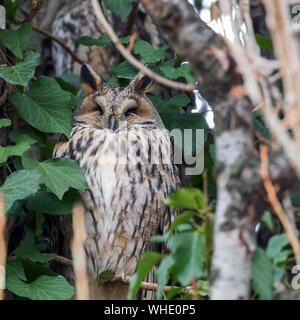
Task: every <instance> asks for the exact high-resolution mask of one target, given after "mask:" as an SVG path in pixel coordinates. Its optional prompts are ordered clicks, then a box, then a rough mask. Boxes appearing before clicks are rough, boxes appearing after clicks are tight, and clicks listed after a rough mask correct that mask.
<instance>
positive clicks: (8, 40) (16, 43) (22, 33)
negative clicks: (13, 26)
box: [0, 23, 31, 59]
mask: <svg viewBox="0 0 300 320" xmlns="http://www.w3.org/2000/svg"><path fill="white" fill-rule="evenodd" d="M30 35H31V24H30V23H25V24H23V25H22V26H21V27H20V28H19V29H18V30H17V31H14V30H9V29H4V30H0V42H1V43H2V44H4V45H5V46H6V47H7V48H8V49H9V50H10V51H11V52H12V53H14V54H15V56H16V57H17V58H19V59H23V50H24V48H25V45H26V44H27V42H28V40H29V38H30Z"/></svg>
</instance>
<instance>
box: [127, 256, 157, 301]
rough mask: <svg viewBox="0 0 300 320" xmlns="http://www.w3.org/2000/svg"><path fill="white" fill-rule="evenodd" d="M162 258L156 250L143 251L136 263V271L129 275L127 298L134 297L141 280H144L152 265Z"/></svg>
mask: <svg viewBox="0 0 300 320" xmlns="http://www.w3.org/2000/svg"><path fill="white" fill-rule="evenodd" d="M162 258H163V255H162V254H160V253H157V252H144V253H143V255H142V257H141V259H140V260H139V261H138V263H137V272H136V273H135V274H134V275H133V276H132V277H131V281H130V285H129V290H128V299H129V300H131V299H134V297H135V296H136V294H137V292H138V290H139V286H140V284H141V282H142V281H144V279H145V278H146V276H147V274H148V273H149V272H150V271H151V269H152V267H153V266H155V265H156V264H157V263H158V262H159V261H160V260H161V259H162Z"/></svg>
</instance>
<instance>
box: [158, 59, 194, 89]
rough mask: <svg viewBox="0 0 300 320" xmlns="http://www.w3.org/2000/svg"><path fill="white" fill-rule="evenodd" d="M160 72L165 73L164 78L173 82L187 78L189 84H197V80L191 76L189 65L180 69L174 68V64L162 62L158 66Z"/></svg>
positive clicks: (182, 65) (185, 64)
mask: <svg viewBox="0 0 300 320" xmlns="http://www.w3.org/2000/svg"><path fill="white" fill-rule="evenodd" d="M158 68H159V70H160V71H161V72H162V73H163V75H164V76H166V77H167V78H170V79H172V80H177V79H178V78H185V80H186V81H187V83H190V84H193V83H195V78H194V77H193V76H192V75H191V74H190V71H189V64H188V63H184V64H181V65H180V66H179V67H177V68H176V67H174V62H172V61H171V62H160V63H159V64H158Z"/></svg>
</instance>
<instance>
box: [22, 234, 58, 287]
mask: <svg viewBox="0 0 300 320" xmlns="http://www.w3.org/2000/svg"><path fill="white" fill-rule="evenodd" d="M33 236H34V235H33ZM22 263H23V267H24V271H25V275H26V278H27V281H28V282H33V281H35V280H36V279H37V278H39V277H40V276H50V277H57V276H58V273H56V272H53V271H52V270H50V269H49V268H48V267H46V266H45V265H43V264H40V263H35V262H31V261H30V260H23V261H22Z"/></svg>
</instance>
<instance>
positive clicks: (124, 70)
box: [112, 61, 138, 80]
mask: <svg viewBox="0 0 300 320" xmlns="http://www.w3.org/2000/svg"><path fill="white" fill-rule="evenodd" d="M112 73H113V74H114V75H115V76H116V77H118V78H123V79H130V80H131V79H133V78H134V77H135V76H136V74H137V73H138V70H137V69H136V68H135V67H134V66H133V65H132V64H130V63H129V62H127V61H125V62H122V63H120V64H118V65H117V66H116V67H114V68H113V69H112Z"/></svg>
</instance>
